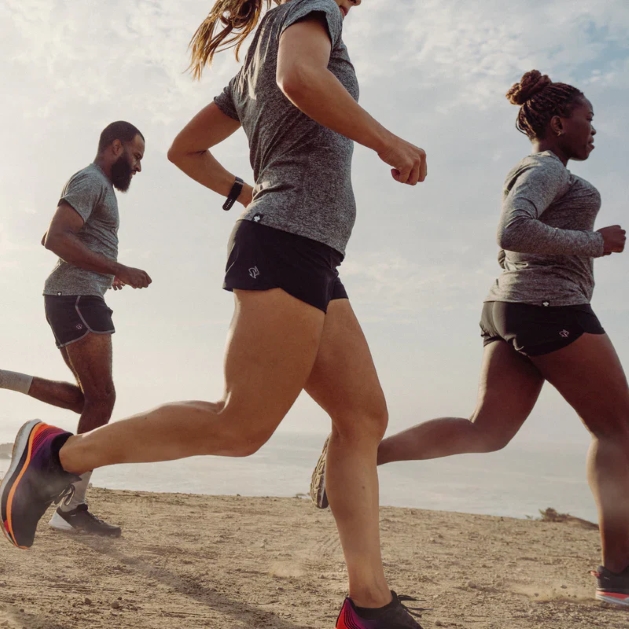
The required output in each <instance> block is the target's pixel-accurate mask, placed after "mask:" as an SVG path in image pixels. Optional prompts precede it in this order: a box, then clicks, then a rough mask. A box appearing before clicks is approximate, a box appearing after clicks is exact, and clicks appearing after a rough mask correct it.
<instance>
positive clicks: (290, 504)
mask: <svg viewBox="0 0 629 629" xmlns="http://www.w3.org/2000/svg"><path fill="white" fill-rule="evenodd" d="M91 504H92V507H93V510H94V511H95V512H96V513H98V514H99V515H101V516H102V517H105V518H107V519H109V520H110V521H112V522H116V523H120V524H121V525H122V526H123V527H124V535H123V537H122V538H121V539H119V540H103V539H95V538H89V537H86V536H77V535H66V534H61V533H57V532H54V531H52V530H50V529H49V528H48V526H47V518H46V519H45V520H42V524H41V525H40V532H39V535H38V538H37V539H36V541H35V545H34V546H33V548H32V549H31V550H30V551H19V550H17V549H14V548H12V547H11V546H9V544H8V543H6V541H5V540H2V544H3V545H2V546H1V547H0V628H8V629H17V628H22V627H24V628H26V629H85V628H89V629H101V628H102V629H105V628H107V629H130V628H133V629H167V628H168V629H173V628H179V627H182V628H183V627H185V628H186V629H188V628H191V629H192V628H201V627H203V628H217V629H218V628H220V629H232V628H234V629H236V628H238V629H240V628H242V629H244V628H247V629H252V628H256V629H257V628H265V629H307V628H317V629H319V628H321V629H324V628H325V629H333V627H334V623H335V620H336V615H337V613H338V609H339V607H340V605H341V603H342V600H343V597H344V595H345V592H346V571H345V568H344V565H343V560H342V555H341V550H340V546H339V543H338V541H337V537H336V532H335V528H334V523H333V520H332V516H331V514H330V512H329V511H324V512H322V511H318V510H316V509H315V508H314V507H313V506H312V505H311V504H310V502H308V501H306V500H303V499H301V498H292V499H291V498H241V497H208V496H195V495H183V494H151V493H142V492H122V491H108V490H103V489H93V490H92V492H91ZM382 536H383V553H384V558H385V565H386V569H387V573H388V577H389V579H390V583H391V586H392V587H393V588H394V589H396V590H397V591H398V593H403V594H409V595H413V596H416V597H417V598H418V599H419V601H418V603H417V604H418V606H421V607H424V608H427V611H425V612H423V617H422V619H421V623H422V625H423V626H424V627H426V628H431V627H452V628H455V627H456V628H460V627H466V628H470V629H519V628H524V627H527V628H529V627H535V628H538V627H551V628H552V629H578V628H581V627H582V628H584V629H585V628H586V627H587V629H591V628H593V627H605V628H607V629H621V628H622V629H627V628H628V627H629V613H628V612H625V611H622V610H617V609H613V608H611V607H608V606H606V605H603V604H599V603H597V602H596V601H595V600H594V599H593V592H594V580H593V578H592V577H591V576H589V574H588V571H589V570H590V569H591V568H593V567H596V566H597V565H598V552H599V542H598V534H597V531H593V530H591V529H590V530H588V529H586V528H584V527H582V526H580V525H579V524H578V523H544V522H538V521H523V520H512V519H508V518H494V517H486V516H475V515H465V514H456V513H443V512H434V511H433V512H431V511H419V510H416V509H394V508H383V509H382Z"/></svg>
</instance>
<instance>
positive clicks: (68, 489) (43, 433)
mask: <svg viewBox="0 0 629 629" xmlns="http://www.w3.org/2000/svg"><path fill="white" fill-rule="evenodd" d="M71 435H72V433H69V432H66V431H65V430H61V429H60V428H55V427H54V426H48V425H47V424H44V423H42V422H40V421H39V420H37V419H35V420H32V421H30V422H27V423H26V424H24V426H22V428H20V431H19V432H18V434H17V437H16V438H15V444H14V445H13V457H12V460H11V466H10V467H9V470H8V471H7V473H6V474H5V476H4V478H3V479H2V484H1V485H0V511H1V515H2V532H3V533H4V535H5V537H6V538H7V539H8V540H9V541H10V542H11V543H12V544H13V545H14V546H17V547H18V548H30V547H31V546H32V545H33V540H34V538H35V530H36V529H37V523H38V522H39V520H40V519H41V517H42V516H43V515H44V513H45V512H46V509H48V507H49V506H50V505H51V504H52V503H53V502H56V503H59V502H60V501H61V500H63V499H64V498H66V497H68V496H72V494H73V493H74V485H72V483H75V482H76V481H77V480H79V477H78V476H75V475H74V474H69V473H68V472H66V471H65V470H64V469H63V468H62V467H61V462H60V461H59V450H60V449H61V447H62V446H63V444H64V443H65V442H66V441H67V440H68V438H69V437H70V436H71Z"/></svg>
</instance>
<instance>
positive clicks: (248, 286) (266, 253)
mask: <svg viewBox="0 0 629 629" xmlns="http://www.w3.org/2000/svg"><path fill="white" fill-rule="evenodd" d="M227 251H228V258H227V268H226V271H225V282H224V283H223V288H224V289H225V290H229V291H233V290H234V289H240V290H269V289H271V288H281V289H282V290H284V291H286V292H287V293H288V294H289V295H292V296H293V297H295V298H297V299H299V300H300V301H303V302H305V303H307V304H310V305H311V306H314V307H315V308H318V309H319V310H322V311H323V312H327V309H328V304H329V303H330V302H331V301H332V300H334V299H347V292H346V291H345V287H344V286H343V283H342V282H341V279H340V278H339V273H338V271H337V267H338V266H339V265H340V264H341V262H342V261H343V255H342V254H341V253H340V252H338V251H337V250H336V249H333V248H332V247H330V246H328V245H326V244H324V243H321V242H317V241H316V240H312V239H311V238H306V237H305V236H298V235H297V234H291V233H289V232H285V231H282V230H281V229H275V228H274V227H269V226H268V225H260V224H259V223H254V222H253V221H249V220H239V221H238V222H237V223H236V226H235V227H234V229H233V231H232V234H231V236H230V239H229V245H228V249H227Z"/></svg>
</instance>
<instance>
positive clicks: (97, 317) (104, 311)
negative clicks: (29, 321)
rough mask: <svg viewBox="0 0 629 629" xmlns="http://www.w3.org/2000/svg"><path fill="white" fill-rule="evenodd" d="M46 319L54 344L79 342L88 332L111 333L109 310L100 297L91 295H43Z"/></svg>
mask: <svg viewBox="0 0 629 629" xmlns="http://www.w3.org/2000/svg"><path fill="white" fill-rule="evenodd" d="M44 304H45V307H46V320H47V321H48V323H49V325H50V327H51V328H52V333H53V334H54V335H55V341H56V342H57V347H59V348H61V347H65V346H66V345H70V344H71V343H75V342H76V341H79V340H80V339H82V338H83V337H84V336H87V335H88V334H89V333H90V332H92V333H93V334H113V333H114V332H115V331H116V330H115V328H114V322H113V320H112V318H111V315H112V314H113V310H112V309H111V308H109V307H108V306H107V304H106V303H105V300H104V299H103V298H102V297H97V296H94V295H62V296H56V295H44Z"/></svg>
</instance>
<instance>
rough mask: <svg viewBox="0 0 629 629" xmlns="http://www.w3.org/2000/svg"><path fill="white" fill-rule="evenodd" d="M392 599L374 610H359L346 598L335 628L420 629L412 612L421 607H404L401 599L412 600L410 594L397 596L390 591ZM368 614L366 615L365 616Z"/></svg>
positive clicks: (417, 610)
mask: <svg viewBox="0 0 629 629" xmlns="http://www.w3.org/2000/svg"><path fill="white" fill-rule="evenodd" d="M391 594H392V595H393V600H392V601H391V602H390V603H389V604H388V605H387V606H386V607H382V608H380V609H374V610H361V613H360V615H359V613H358V608H357V607H356V605H354V602H353V601H352V599H351V598H349V597H348V598H346V599H345V602H344V603H343V607H342V609H341V613H340V614H339V617H338V619H337V621H336V629H422V628H421V625H419V624H418V623H417V621H416V620H415V618H413V615H415V614H414V613H413V612H419V611H423V609H412V608H408V607H405V606H404V605H403V604H402V601H414V600H415V599H414V598H411V597H410V596H398V595H397V594H396V593H395V592H391ZM367 616H368V617H367Z"/></svg>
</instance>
